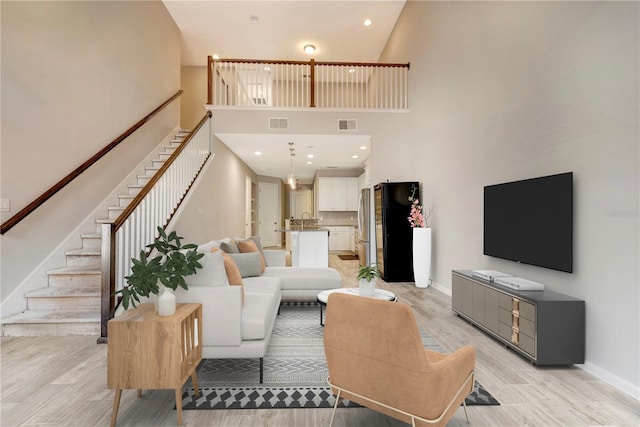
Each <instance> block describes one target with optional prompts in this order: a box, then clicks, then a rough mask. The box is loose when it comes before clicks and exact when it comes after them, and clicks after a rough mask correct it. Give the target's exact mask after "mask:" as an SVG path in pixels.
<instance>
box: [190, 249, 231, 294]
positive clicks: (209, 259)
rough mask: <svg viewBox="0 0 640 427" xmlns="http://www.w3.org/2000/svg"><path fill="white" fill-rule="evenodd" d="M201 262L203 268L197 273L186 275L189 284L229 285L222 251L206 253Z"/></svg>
mask: <svg viewBox="0 0 640 427" xmlns="http://www.w3.org/2000/svg"><path fill="white" fill-rule="evenodd" d="M200 264H202V268H201V269H199V270H196V274H192V275H191V276H187V277H185V279H184V280H185V282H186V283H187V286H189V287H191V286H229V279H228V278H227V273H226V270H225V268H224V259H223V256H222V252H220V251H217V252H209V253H205V254H204V256H203V257H202V258H201V259H200Z"/></svg>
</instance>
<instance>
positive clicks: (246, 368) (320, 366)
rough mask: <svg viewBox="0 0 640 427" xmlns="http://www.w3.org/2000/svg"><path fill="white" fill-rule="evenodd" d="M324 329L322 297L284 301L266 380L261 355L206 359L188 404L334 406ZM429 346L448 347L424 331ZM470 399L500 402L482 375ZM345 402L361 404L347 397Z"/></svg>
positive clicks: (477, 402) (185, 405) (198, 406)
mask: <svg viewBox="0 0 640 427" xmlns="http://www.w3.org/2000/svg"><path fill="white" fill-rule="evenodd" d="M323 330H324V328H323V327H322V326H320V308H319V306H318V304H317V303H315V302H312V303H311V302H310V303H283V304H282V305H281V307H280V315H279V316H278V318H277V320H276V324H275V327H274V330H273V334H272V336H271V341H270V343H269V348H268V349H267V354H266V355H265V357H264V380H263V384H260V383H259V381H260V379H259V375H260V374H259V372H260V362H259V360H258V359H206V360H203V361H202V363H201V364H200V366H199V367H198V371H197V372H198V374H197V375H198V385H199V386H200V392H201V393H200V396H195V394H194V391H193V387H192V386H191V384H190V383H189V387H188V388H187V389H186V391H185V392H184V393H183V395H182V404H183V405H182V406H183V409H272V408H331V407H333V405H334V403H335V397H334V396H333V394H331V389H330V388H329V387H328V386H327V383H326V379H327V376H328V373H327V365H326V362H325V357H324V346H323V341H322V337H323ZM421 335H422V341H423V343H424V345H425V347H427V348H429V349H432V350H435V351H440V352H444V350H443V349H442V347H440V345H439V344H438V343H437V342H436V341H435V340H434V339H433V338H431V337H430V336H428V335H427V334H426V333H425V332H424V331H421ZM466 403H467V405H499V404H500V403H498V401H497V400H496V399H495V398H494V397H493V396H491V394H489V392H488V391H487V390H485V388H484V387H482V385H480V384H479V383H478V382H477V381H476V383H475V387H474V390H473V392H472V393H471V394H470V395H469V397H467V399H466ZM340 406H341V407H345V406H352V407H356V406H359V405H357V404H356V403H353V402H350V401H348V400H343V401H342V402H341V403H340Z"/></svg>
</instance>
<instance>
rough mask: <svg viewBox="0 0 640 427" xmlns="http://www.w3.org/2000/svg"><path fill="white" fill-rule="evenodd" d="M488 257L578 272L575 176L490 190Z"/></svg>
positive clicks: (486, 215) (486, 211) (486, 221)
mask: <svg viewBox="0 0 640 427" xmlns="http://www.w3.org/2000/svg"><path fill="white" fill-rule="evenodd" d="M484 254H485V255H489V256H494V257H498V258H504V259H508V260H511V261H516V262H521V263H525V264H531V265H536V266H539V267H545V268H550V269H553V270H559V271H566V272H568V273H571V272H572V271H573V172H567V173H562V174H557V175H550V176H544V177H540V178H532V179H525V180H522V181H514V182H507V183H503V184H496V185H488V186H486V187H484Z"/></svg>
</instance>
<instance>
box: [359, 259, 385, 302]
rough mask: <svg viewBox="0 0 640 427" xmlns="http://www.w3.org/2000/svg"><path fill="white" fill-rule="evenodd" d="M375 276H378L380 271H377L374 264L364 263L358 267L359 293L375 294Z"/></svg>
mask: <svg viewBox="0 0 640 427" xmlns="http://www.w3.org/2000/svg"><path fill="white" fill-rule="evenodd" d="M376 277H380V271H378V266H377V265H376V264H373V265H364V266H362V267H360V269H358V277H357V279H358V290H359V292H360V295H365V296H373V295H374V294H375V291H376V282H375V280H374V279H375V278H376Z"/></svg>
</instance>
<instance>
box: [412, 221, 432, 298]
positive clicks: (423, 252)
mask: <svg viewBox="0 0 640 427" xmlns="http://www.w3.org/2000/svg"><path fill="white" fill-rule="evenodd" d="M430 275H431V228H430V227H429V228H419V227H416V228H414V229H413V278H414V281H415V284H416V287H418V288H428V287H429V284H430V283H431V279H429V276H430Z"/></svg>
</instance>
